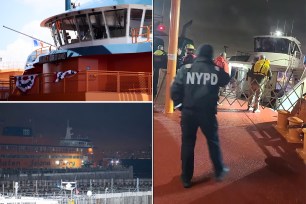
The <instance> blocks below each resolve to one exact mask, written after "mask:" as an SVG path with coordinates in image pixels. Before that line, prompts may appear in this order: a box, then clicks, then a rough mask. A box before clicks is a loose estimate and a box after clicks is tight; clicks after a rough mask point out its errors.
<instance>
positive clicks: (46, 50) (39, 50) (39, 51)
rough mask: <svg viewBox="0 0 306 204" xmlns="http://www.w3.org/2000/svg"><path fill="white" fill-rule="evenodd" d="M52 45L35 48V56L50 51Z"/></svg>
mask: <svg viewBox="0 0 306 204" xmlns="http://www.w3.org/2000/svg"><path fill="white" fill-rule="evenodd" d="M52 47H53V46H51V45H50V46H42V47H40V48H38V49H36V50H35V56H36V57H35V58H37V57H38V56H39V55H41V54H45V53H48V52H51V50H52Z"/></svg>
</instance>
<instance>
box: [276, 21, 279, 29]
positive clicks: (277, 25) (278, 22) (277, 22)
mask: <svg viewBox="0 0 306 204" xmlns="http://www.w3.org/2000/svg"><path fill="white" fill-rule="evenodd" d="M278 23H279V20H278V19H277V24H276V30H278Z"/></svg>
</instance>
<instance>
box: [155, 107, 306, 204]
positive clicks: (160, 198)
mask: <svg viewBox="0 0 306 204" xmlns="http://www.w3.org/2000/svg"><path fill="white" fill-rule="evenodd" d="M218 109H219V110H218V114H217V117H218V122H219V135H220V141H221V148H222V153H223V158H224V162H225V164H226V165H227V166H229V168H230V169H231V171H230V173H229V174H228V175H227V177H225V179H224V181H223V182H216V181H215V180H214V178H213V170H212V165H211V162H210V160H209V157H208V149H207V145H206V141H205V137H204V136H203V134H202V133H201V131H200V130H199V131H198V134H197V143H196V148H195V174H194V178H193V181H192V182H193V186H192V187H191V188H189V189H184V188H183V186H182V184H181V182H180V178H179V177H180V165H181V162H180V145H181V131H180V123H179V121H180V113H179V112H175V113H173V114H168V115H166V114H163V113H161V112H159V113H155V114H154V203H156V204H162V203H176V204H180V203H184V204H186V203H193V204H197V203H209V204H217V203H218V204H222V203H235V204H239V203H265V204H267V203H268V204H269V203H277V204H290V203H296V204H297V203H299V204H302V203H306V175H305V174H306V166H305V164H304V162H303V160H301V159H300V158H299V156H298V154H297V153H296V148H297V147H299V148H301V147H302V146H301V145H302V144H290V143H287V142H286V140H285V139H284V138H283V137H282V136H281V135H280V134H279V133H278V132H277V131H276V129H275V128H274V126H275V124H276V121H277V112H274V111H273V110H270V109H268V108H265V109H263V110H262V109H261V112H260V113H252V112H247V111H245V110H246V105H244V106H242V107H240V105H239V104H238V103H237V104H235V103H234V104H233V105H231V106H230V105H228V104H225V103H224V104H222V105H221V106H219V108H218Z"/></svg>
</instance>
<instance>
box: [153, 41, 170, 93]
mask: <svg viewBox="0 0 306 204" xmlns="http://www.w3.org/2000/svg"><path fill="white" fill-rule="evenodd" d="M167 62H168V56H167V53H166V52H165V51H164V46H162V45H159V46H158V47H157V50H156V51H155V52H154V53H153V68H154V73H153V97H156V95H157V84H158V77H159V69H167Z"/></svg>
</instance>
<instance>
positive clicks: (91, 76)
mask: <svg viewBox="0 0 306 204" xmlns="http://www.w3.org/2000/svg"><path fill="white" fill-rule="evenodd" d="M151 78H152V74H151V73H146V72H128V71H101V70H85V71H80V72H78V73H77V74H76V75H72V76H68V77H67V78H64V79H63V80H61V81H60V82H58V83H56V82H55V73H45V74H38V75H37V77H36V79H35V83H34V86H33V87H32V89H31V90H29V91H27V93H26V94H27V95H29V94H48V93H76V92H77V93H81V92H91V91H94V92H118V93H120V92H137V93H146V94H149V95H150V94H151V88H152V85H151ZM16 88H17V87H16V79H15V77H10V94H11V95H20V94H22V93H21V92H20V91H17V89H16ZM23 94H24V93H23Z"/></svg>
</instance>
